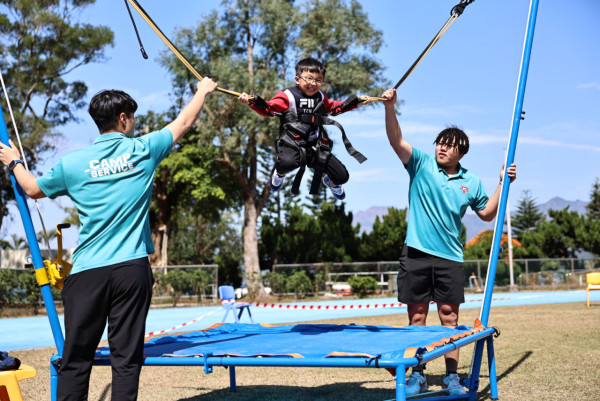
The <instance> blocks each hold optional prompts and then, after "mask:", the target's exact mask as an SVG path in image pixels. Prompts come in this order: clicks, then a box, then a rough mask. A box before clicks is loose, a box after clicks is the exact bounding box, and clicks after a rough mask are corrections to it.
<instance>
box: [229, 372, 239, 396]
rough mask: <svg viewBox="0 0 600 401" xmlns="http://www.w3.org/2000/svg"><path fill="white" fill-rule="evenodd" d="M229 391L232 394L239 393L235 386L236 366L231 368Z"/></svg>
mask: <svg viewBox="0 0 600 401" xmlns="http://www.w3.org/2000/svg"><path fill="white" fill-rule="evenodd" d="M229 389H230V390H231V391H232V392H236V391H237V388H236V386H235V366H230V367H229Z"/></svg>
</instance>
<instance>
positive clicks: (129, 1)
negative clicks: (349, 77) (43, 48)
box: [125, 0, 472, 102]
mask: <svg viewBox="0 0 600 401" xmlns="http://www.w3.org/2000/svg"><path fill="white" fill-rule="evenodd" d="M471 1H472V0H471ZM129 4H131V5H132V6H133V8H135V10H136V11H137V12H138V13H139V14H140V15H141V16H142V18H143V19H144V21H146V23H147V24H148V25H149V26H150V28H152V30H153V31H154V32H155V33H156V34H157V35H158V37H160V39H161V40H162V41H163V42H164V43H165V44H166V45H167V47H168V48H169V49H170V50H171V51H172V52H173V54H175V56H177V58H178V59H179V60H180V61H181V62H182V63H183V65H185V66H186V68H187V69H188V70H189V71H190V72H191V73H192V74H193V75H194V76H195V77H196V78H197V79H198V80H202V76H201V75H200V73H199V72H198V71H197V70H196V69H195V68H194V67H193V66H192V64H191V63H190V62H189V61H188V60H187V59H186V58H185V56H184V55H183V54H181V52H180V51H179V50H178V49H177V47H176V46H175V45H174V44H173V42H171V40H169V38H168V37H167V36H166V35H165V34H164V33H163V32H162V31H161V30H160V28H159V27H158V25H156V23H155V22H154V21H153V20H152V18H151V17H150V16H149V15H148V13H147V12H146V10H144V8H143V7H142V6H141V5H140V3H138V1H137V0H125V5H126V6H127V10H128V11H129V15H130V16H131V11H130V9H129ZM131 21H132V22H133V27H134V29H135V32H136V35H137V36H138V41H139V43H140V47H141V48H140V50H141V51H142V55H145V51H144V46H143V45H142V41H141V39H140V37H139V34H138V32H137V27H136V26H135V22H134V20H133V16H131ZM144 58H148V56H147V55H145V56H144ZM217 91H219V92H223V93H226V94H228V95H232V96H236V97H239V96H240V95H241V93H240V92H236V91H232V90H229V89H223V88H219V87H217ZM357 98H358V99H359V100H360V101H361V102H365V101H367V100H368V99H373V100H379V101H385V100H387V99H385V98H382V97H372V96H357ZM248 99H249V100H256V101H259V102H260V101H261V100H262V99H260V98H259V97H258V96H248Z"/></svg>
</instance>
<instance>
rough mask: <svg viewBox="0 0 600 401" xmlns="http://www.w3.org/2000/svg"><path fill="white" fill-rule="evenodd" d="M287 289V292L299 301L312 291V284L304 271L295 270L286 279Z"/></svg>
mask: <svg viewBox="0 0 600 401" xmlns="http://www.w3.org/2000/svg"><path fill="white" fill-rule="evenodd" d="M287 288H288V291H289V292H293V293H295V294H296V298H298V299H301V298H304V297H305V296H306V293H307V292H308V291H310V290H312V282H311V281H310V278H309V277H308V276H307V275H306V272H305V271H304V270H296V271H295V272H294V273H293V274H292V275H291V276H289V277H288V278H287Z"/></svg>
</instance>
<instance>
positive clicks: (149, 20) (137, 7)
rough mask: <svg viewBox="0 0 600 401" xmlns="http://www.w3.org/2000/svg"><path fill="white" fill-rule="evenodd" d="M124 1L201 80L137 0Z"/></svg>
mask: <svg viewBox="0 0 600 401" xmlns="http://www.w3.org/2000/svg"><path fill="white" fill-rule="evenodd" d="M126 1H129V3H130V4H131V5H132V6H133V8H135V10H136V11H137V12H138V13H139V14H140V15H141V16H142V18H143V19H144V20H145V21H146V23H147V24H148V25H149V26H150V28H152V30H153V31H154V32H155V33H156V34H157V35H158V37H159V38H161V40H162V41H163V42H164V43H165V44H166V45H167V47H168V48H169V49H170V50H171V51H172V52H173V54H175V55H176V56H177V58H179V60H180V61H181V62H182V63H183V65H185V66H186V68H187V69H188V70H189V71H190V72H191V73H192V74H193V75H194V76H195V77H196V78H197V79H198V80H199V81H201V80H202V75H200V73H199V72H198V71H196V69H195V68H194V67H193V66H192V64H190V62H189V61H188V60H187V59H186V58H185V57H184V56H183V54H181V52H180V51H179V50H178V49H177V47H175V45H174V44H173V42H171V41H170V40H169V38H167V36H166V35H165V34H164V33H163V32H162V31H161V30H160V28H159V27H158V25H156V23H155V22H154V21H152V18H150V16H149V15H148V13H147V12H146V11H145V10H144V9H143V8H142V6H141V5H140V4H139V3H138V2H137V0H126ZM128 9H129V7H128ZM140 43H141V42H140ZM217 90H218V91H219V92H223V93H227V94H228V95H232V96H238V97H239V96H240V95H241V93H239V92H234V91H231V90H228V89H223V88H218V87H217ZM248 98H249V99H254V97H253V96H248Z"/></svg>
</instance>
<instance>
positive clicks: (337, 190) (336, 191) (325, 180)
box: [323, 175, 346, 200]
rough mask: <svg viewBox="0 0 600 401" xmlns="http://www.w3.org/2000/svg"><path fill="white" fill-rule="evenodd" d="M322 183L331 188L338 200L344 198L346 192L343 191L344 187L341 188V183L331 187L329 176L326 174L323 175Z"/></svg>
mask: <svg viewBox="0 0 600 401" xmlns="http://www.w3.org/2000/svg"><path fill="white" fill-rule="evenodd" d="M323 184H325V185H326V186H327V187H328V188H329V189H331V193H332V194H333V196H335V197H336V198H337V199H338V200H344V199H345V198H346V193H345V192H344V188H342V186H341V185H338V186H337V187H332V186H331V181H330V180H329V177H328V176H326V175H324V176H323Z"/></svg>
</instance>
